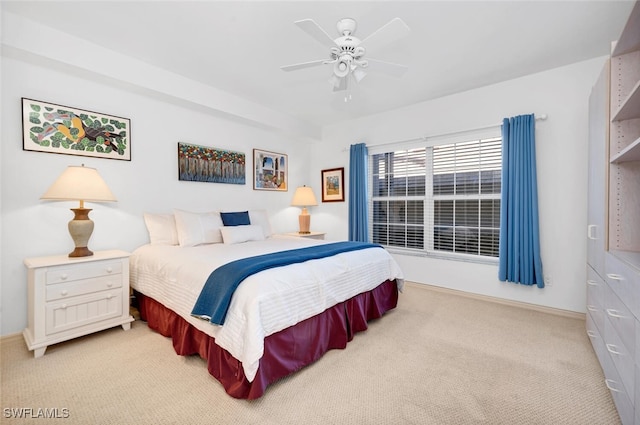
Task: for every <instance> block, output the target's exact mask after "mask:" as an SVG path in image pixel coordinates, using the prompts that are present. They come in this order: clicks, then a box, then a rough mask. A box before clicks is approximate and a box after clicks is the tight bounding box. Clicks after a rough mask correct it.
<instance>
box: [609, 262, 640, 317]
mask: <svg viewBox="0 0 640 425" xmlns="http://www.w3.org/2000/svg"><path fill="white" fill-rule="evenodd" d="M605 272H606V276H603V277H604V278H605V279H606V281H607V284H608V285H609V286H610V287H611V289H613V292H615V293H616V294H617V295H618V297H620V299H622V300H623V301H624V302H625V304H626V305H627V307H628V308H629V309H630V310H631V313H632V314H633V315H634V316H635V317H638V318H640V291H638V290H637V288H638V287H639V286H640V274H638V273H637V272H636V271H634V270H633V269H632V268H631V267H630V266H629V265H628V264H627V263H625V262H624V261H622V260H620V259H619V258H617V257H616V256H615V255H613V254H611V253H607V254H606V257H605Z"/></svg>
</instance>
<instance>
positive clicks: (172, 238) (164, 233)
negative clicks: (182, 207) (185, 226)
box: [144, 213, 178, 245]
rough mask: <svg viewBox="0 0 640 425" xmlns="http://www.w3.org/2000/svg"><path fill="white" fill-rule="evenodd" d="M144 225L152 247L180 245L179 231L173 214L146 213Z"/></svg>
mask: <svg viewBox="0 0 640 425" xmlns="http://www.w3.org/2000/svg"><path fill="white" fill-rule="evenodd" d="M144 224H145V225H146V226H147V231H148V232H149V241H150V243H151V245H178V231H177V229H176V220H175V218H174V216H173V214H151V213H144Z"/></svg>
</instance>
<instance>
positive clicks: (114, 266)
mask: <svg viewBox="0 0 640 425" xmlns="http://www.w3.org/2000/svg"><path fill="white" fill-rule="evenodd" d="M120 273H122V262H121V261H95V262H92V263H86V264H76V265H74V266H73V267H70V266H60V267H51V268H50V269H49V270H47V275H46V284H47V285H51V284H54V283H62V282H70V281H73V280H79V279H88V278H92V277H99V276H109V275H112V274H120Z"/></svg>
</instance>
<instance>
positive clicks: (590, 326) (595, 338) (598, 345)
mask: <svg viewBox="0 0 640 425" xmlns="http://www.w3.org/2000/svg"><path fill="white" fill-rule="evenodd" d="M587 335H588V336H589V340H590V341H591V345H592V346H593V351H594V352H595V353H596V357H597V358H598V362H599V363H600V364H602V362H603V361H604V356H606V355H607V352H606V348H605V346H604V339H603V338H602V335H603V333H602V332H600V331H599V330H598V328H596V326H595V323H594V321H593V318H592V317H591V313H587Z"/></svg>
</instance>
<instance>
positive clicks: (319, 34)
mask: <svg viewBox="0 0 640 425" xmlns="http://www.w3.org/2000/svg"><path fill="white" fill-rule="evenodd" d="M295 24H296V25H297V26H298V27H300V29H301V30H302V31H304V32H306V33H307V34H309V35H310V36H311V37H313V38H315V39H316V40H317V41H318V42H319V43H320V44H322V45H323V46H328V47H335V45H336V43H335V41H333V38H331V37H330V36H329V34H327V32H326V31H325V30H323V29H322V27H321V26H320V25H318V24H317V23H316V21H314V20H313V19H303V20H301V21H296V22H295Z"/></svg>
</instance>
